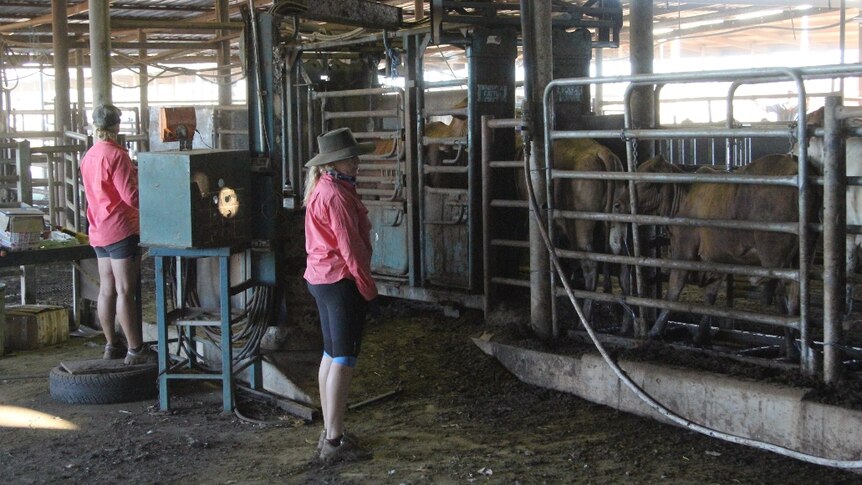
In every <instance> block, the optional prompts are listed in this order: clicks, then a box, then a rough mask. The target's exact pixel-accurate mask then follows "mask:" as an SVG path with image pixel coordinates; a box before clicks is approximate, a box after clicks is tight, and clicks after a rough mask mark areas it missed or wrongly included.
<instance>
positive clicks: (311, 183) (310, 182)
mask: <svg viewBox="0 0 862 485" xmlns="http://www.w3.org/2000/svg"><path fill="white" fill-rule="evenodd" d="M330 168H332V164H331V163H327V164H326V165H314V166H311V167H308V174H307V175H306V176H305V194H304V196H303V198H302V206H303V207H305V206H307V205H308V201H309V200H311V194H312V193H313V192H314V188H315V187H317V182H319V181H320V176H321V175H323V172H326V171H327V170H329V169H330Z"/></svg>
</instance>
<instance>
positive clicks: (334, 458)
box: [320, 436, 371, 465]
mask: <svg viewBox="0 0 862 485" xmlns="http://www.w3.org/2000/svg"><path fill="white" fill-rule="evenodd" d="M370 458H371V452H370V451H368V450H365V449H363V448H360V447H359V445H357V444H356V443H355V442H354V441H353V439H351V438H348V437H346V436H342V437H341V442H340V443H339V444H338V446H336V445H333V444H332V443H330V441H329V440H324V441H323V448H322V449H321V450H320V461H322V462H323V464H324V465H331V464H334V463H348V462H353V461H362V460H368V459H370Z"/></svg>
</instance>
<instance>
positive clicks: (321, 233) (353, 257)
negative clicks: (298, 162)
mask: <svg viewBox="0 0 862 485" xmlns="http://www.w3.org/2000/svg"><path fill="white" fill-rule="evenodd" d="M370 232H371V221H369V220H368V209H366V208H365V206H364V205H363V204H362V201H361V200H360V199H359V195H358V194H357V193H356V188H355V187H354V186H353V185H351V184H350V183H349V182H346V181H343V180H335V179H334V178H333V177H332V176H331V175H329V174H327V173H324V174H323V175H322V176H321V177H320V180H319V181H318V182H317V186H316V187H315V188H314V192H312V194H311V198H310V199H309V201H308V206H307V207H306V210H305V251H306V252H307V253H308V259H307V265H306V268H305V275H304V277H305V280H306V281H308V282H309V283H311V284H313V285H321V284H330V283H336V282H338V281H340V280H342V279H344V278H348V279H352V280H353V281H355V282H356V287H357V288H358V289H359V293H361V294H362V297H363V298H365V300H366V301H371V300H372V299H374V297H376V296H377V286H376V285H375V284H374V280H373V279H371V239H370V236H369V233H370Z"/></svg>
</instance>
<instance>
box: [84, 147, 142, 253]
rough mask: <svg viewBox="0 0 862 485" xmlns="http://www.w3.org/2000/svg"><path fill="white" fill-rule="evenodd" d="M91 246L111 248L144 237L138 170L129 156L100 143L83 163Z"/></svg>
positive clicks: (121, 150) (124, 152)
mask: <svg viewBox="0 0 862 485" xmlns="http://www.w3.org/2000/svg"><path fill="white" fill-rule="evenodd" d="M81 180H82V181H83V182H84V193H85V194H86V196H87V221H88V222H89V224H90V228H89V236H90V244H91V245H93V246H107V245H109V244H113V243H115V242H118V241H120V240H123V239H125V238H127V237H129V236H132V235H134V234H139V233H140V223H139V214H138V170H137V168H135V166H134V165H133V164H132V160H131V159H130V158H129V152H128V151H127V150H126V149H125V148H123V147H121V146H120V145H118V144H117V143H115V142H113V141H98V142H96V143H95V144H94V145H93V147H92V148H90V149H89V150H88V151H87V154H86V155H84V158H83V159H82V160H81Z"/></svg>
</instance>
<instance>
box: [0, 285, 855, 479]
mask: <svg viewBox="0 0 862 485" xmlns="http://www.w3.org/2000/svg"><path fill="white" fill-rule="evenodd" d="M147 275H151V270H149V271H147V272H145V278H147V277H148V276H147ZM55 279H56V278H55ZM150 281H152V280H150ZM145 290H148V291H145V300H146V298H147V294H150V295H151V294H152V293H151V291H152V287H151V284H150V285H148V288H147V289H145ZM300 290H301V285H300V284H298V283H297V284H296V285H294V286H293V287H292V288H291V291H292V292H294V294H295V295H297V297H296V298H295V299H293V300H292V301H291V302H289V303H290V304H289V308H290V315H291V321H292V322H293V328H294V331H293V332H292V334H291V340H290V341H289V342H288V344H287V348H288V352H294V353H296V354H297V355H299V354H303V355H308V354H309V353H311V355H314V354H315V353H317V352H319V350H318V348H319V347H318V346H317V345H318V344H317V341H316V336H315V333H314V319H315V312H314V308H313V307H312V306H311V302H310V300H309V299H308V297H307V296H306V295H305V294H304V293H303V292H302V291H300ZM11 291H12V292H14V289H12V290H11ZM146 316H147V314H146V313H145V318H146ZM512 323H515V322H508V321H506V319H505V318H502V319H501V318H497V319H495V320H494V321H493V323H486V322H484V321H483V320H482V319H481V318H480V317H479V315H478V314H476V313H473V312H466V313H464V314H462V315H461V316H460V317H458V318H450V317H445V316H443V314H442V312H441V311H440V310H439V309H438V308H434V307H430V306H425V305H418V304H408V303H405V302H404V301H400V300H388V301H386V302H385V304H384V307H383V317H382V318H381V319H379V320H378V321H375V322H371V323H369V325H368V326H367V329H366V334H365V340H364V342H363V349H362V354H361V357H360V359H359V364H358V366H357V369H356V371H357V376H356V379H355V380H354V385H353V388H352V389H353V391H352V395H351V402H354V403H356V402H360V401H364V400H366V399H369V398H373V397H375V396H379V395H381V394H384V393H388V392H390V391H396V390H397V393H396V394H395V395H394V396H392V397H390V398H388V399H384V400H381V401H378V402H375V403H373V404H369V405H366V406H363V407H360V408H358V409H356V410H354V411H352V412H350V413H349V416H348V427H349V429H350V431H351V432H352V433H354V434H355V435H356V436H357V437H358V438H359V439H360V440H361V442H362V443H363V444H364V445H365V446H367V447H368V448H369V449H370V450H372V451H373V454H374V456H373V458H372V459H371V460H369V461H364V462H360V463H351V464H342V465H337V466H332V467H328V468H325V467H322V466H320V465H318V464H315V463H314V462H313V461H311V460H310V457H311V456H312V454H313V450H314V447H315V444H316V441H317V437H318V434H319V432H320V422H319V420H317V421H315V422H312V423H306V422H303V421H302V420H299V419H297V418H294V417H292V416H290V415H288V414H286V413H284V412H283V411H281V410H280V409H277V408H274V407H270V406H268V405H264V404H261V403H259V402H255V401H249V400H248V399H246V398H242V397H241V398H240V399H239V400H238V409H239V411H240V413H241V414H242V415H243V416H244V417H245V418H251V419H255V420H259V421H265V422H266V423H267V424H257V423H253V422H250V421H249V420H248V419H241V418H240V417H239V416H238V415H236V414H223V413H222V411H221V389H220V387H219V386H218V385H215V384H209V383H197V382H194V383H190V384H188V383H184V384H181V385H178V386H177V387H176V389H177V393H176V395H175V396H173V398H172V407H173V408H172V409H171V410H170V411H168V412H162V411H159V410H158V406H157V403H156V401H155V399H151V400H146V401H141V402H132V403H125V404H111V405H67V404H62V403H58V402H55V401H53V400H52V399H51V397H50V395H49V393H48V382H47V376H48V373H49V371H50V369H51V368H52V367H54V366H55V365H57V363H58V362H60V361H61V360H69V359H85V358H94V357H98V356H99V355H100V354H101V347H102V345H103V343H104V341H103V339H101V338H100V337H91V338H74V339H72V340H71V341H70V342H68V343H66V344H63V345H59V346H55V347H50V348H45V349H42V350H38V351H28V352H23V351H18V352H15V353H13V354H11V355H6V356H4V357H2V358H0V477H3V478H2V480H3V482H4V483H10V484H19V483H100V482H102V483H106V482H108V483H176V482H179V481H181V480H182V481H185V482H188V483H225V484H229V483H237V484H240V483H241V484H245V483H396V484H401V483H524V484H526V483H551V484H556V483H597V484H598V483H601V484H604V483H675V484H676V483H692V484H695V483H696V484H703V483H729V484H733V483H746V484H748V483H782V484H791V483H799V484H811V483H830V484H838V483H860V481H862V478H860V476H859V475H856V474H853V473H850V472H845V471H839V470H834V469H829V468H823V467H818V466H813V465H808V464H805V463H801V462H798V461H795V460H791V459H788V458H783V457H780V456H778V455H775V454H771V453H766V452H762V451H757V450H753V449H750V448H746V447H741V446H736V445H730V444H727V443H724V442H721V441H717V440H714V439H710V438H707V437H704V436H701V435H698V434H695V433H692V432H688V431H684V430H681V429H679V428H675V427H672V426H667V425H662V424H658V423H656V422H653V421H650V420H646V419H642V418H638V417H635V416H631V415H628V414H623V413H619V412H617V411H614V410H611V409H609V408H605V407H602V406H598V405H594V404H591V403H589V402H586V401H584V400H581V399H579V398H577V397H574V396H571V395H567V394H561V393H558V392H552V391H547V390H543V389H539V388H535V387H532V386H528V385H526V384H523V383H521V382H519V381H518V380H517V379H516V378H515V377H514V376H512V375H511V374H509V373H508V372H507V371H506V370H504V369H503V368H502V367H501V366H500V365H499V364H498V363H497V362H496V361H495V360H493V359H492V358H490V357H488V356H486V355H485V354H483V353H482V352H481V351H479V349H478V348H476V347H475V346H474V345H473V344H472V343H471V341H470V337H473V336H478V335H481V334H482V333H483V332H486V331H488V332H499V333H505V332H507V331H508V329H507V328H506V327H507V326H509V325H511V324H512ZM313 360H314V358H312V359H311V362H310V363H309V364H307V365H305V366H303V367H299V368H294V369H292V370H291V371H292V372H293V373H298V374H300V375H304V376H306V377H307V378H306V379H305V384H306V386H307V387H308V386H309V383H312V384H311V385H310V387H311V388H309V389H308V392H309V393H312V394H313V393H314V392H315V391H314V389H313V382H314V379H315V375H316V368H315V366H314V364H313ZM27 410H31V411H38V412H40V413H44V416H43V417H42V418H40V419H31V420H29V421H28V422H25V424H23V425H22V426H23V427H10V425H9V421H8V420H9V418H10V417H15V416H20V415H21V413H23V412H25V411H27ZM3 423H6V424H3ZM63 427H67V428H69V429H57V428H63Z"/></svg>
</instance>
